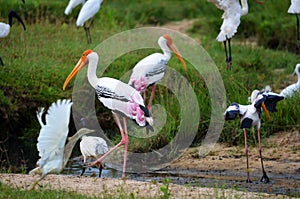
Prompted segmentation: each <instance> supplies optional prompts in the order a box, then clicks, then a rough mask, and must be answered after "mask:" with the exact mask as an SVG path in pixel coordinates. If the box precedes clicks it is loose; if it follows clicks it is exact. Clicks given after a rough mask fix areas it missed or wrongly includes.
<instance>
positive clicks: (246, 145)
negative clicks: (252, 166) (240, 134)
mask: <svg viewBox="0 0 300 199" xmlns="http://www.w3.org/2000/svg"><path fill="white" fill-rule="evenodd" d="M243 130H244V139H245V154H246V162H247V180H246V182H248V183H250V182H251V180H250V174H249V161H248V144H247V131H246V129H245V128H244V129H243Z"/></svg>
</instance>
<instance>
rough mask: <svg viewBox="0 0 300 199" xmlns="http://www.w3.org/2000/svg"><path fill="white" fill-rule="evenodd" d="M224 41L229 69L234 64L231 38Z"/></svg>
mask: <svg viewBox="0 0 300 199" xmlns="http://www.w3.org/2000/svg"><path fill="white" fill-rule="evenodd" d="M226 41H228V52H227V45H226ZM223 43H224V48H225V54H226V69H228V68H231V65H232V58H231V45H230V39H227V40H225V41H224V42H223Z"/></svg>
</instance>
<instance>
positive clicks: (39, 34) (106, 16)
mask: <svg viewBox="0 0 300 199" xmlns="http://www.w3.org/2000/svg"><path fill="white" fill-rule="evenodd" d="M187 2H188V3H183V1H171V0H165V1H159V0H152V1H133V0H118V1H115V0H111V1H104V2H103V5H102V8H101V11H100V12H99V13H98V14H97V15H96V17H95V19H94V24H93V27H92V29H91V35H92V39H93V44H90V45H88V44H87V42H86V38H85V33H84V30H83V29H82V28H76V27H75V20H76V16H77V14H76V13H78V11H79V9H80V8H77V9H75V10H74V11H73V13H72V14H71V16H65V15H64V14H63V12H64V9H65V7H66V4H67V2H65V1H38V0H31V1H27V2H26V4H22V2H21V1H19V0H11V1H6V2H5V3H2V4H1V7H0V21H7V19H6V15H7V13H8V10H9V9H14V10H16V11H17V12H18V13H20V15H21V16H23V17H24V18H25V20H24V21H25V23H26V25H27V30H26V31H25V32H24V31H23V30H22V28H21V27H20V26H19V25H18V24H17V23H14V25H13V27H12V31H11V33H10V35H9V36H8V37H7V38H4V39H1V40H0V42H1V51H0V54H1V57H2V58H3V61H4V63H5V66H3V67H1V70H0V77H1V82H0V88H1V90H0V101H1V105H0V112H1V113H0V120H1V123H0V129H1V134H0V140H1V141H0V159H1V162H0V169H1V170H5V171H19V172H20V168H22V170H23V171H24V168H26V169H27V168H28V167H29V168H30V167H32V166H33V164H35V161H36V160H37V152H36V145H35V143H36V138H37V136H38V133H39V128H40V127H39V124H38V122H37V120H36V116H35V111H36V110H37V108H38V107H40V106H46V107H47V106H49V105H50V104H51V103H52V102H53V101H56V100H57V99H58V98H68V97H71V96H72V93H71V92H72V89H71V86H70V85H72V83H71V84H70V85H69V86H68V90H67V91H62V84H63V82H64V80H65V78H66V77H67V75H68V74H69V72H70V71H71V69H72V67H73V66H74V64H75V63H76V62H77V60H78V59H79V57H80V55H81V53H82V52H83V51H84V50H86V49H88V48H91V49H93V48H94V47H95V45H96V44H98V43H100V42H102V41H104V40H105V39H106V38H108V37H110V36H112V35H114V34H115V33H119V32H121V31H124V30H128V29H131V28H135V27H143V26H149V25H163V24H165V23H167V22H170V21H175V20H182V19H196V20H195V22H194V24H193V27H192V28H191V29H190V30H189V31H188V34H189V35H190V36H191V37H193V38H195V39H198V40H199V41H200V42H201V44H202V46H203V47H204V48H205V50H206V51H207V52H208V53H209V55H210V56H211V57H212V59H213V60H214V61H215V63H216V65H217V66H218V69H219V71H220V73H221V75H222V78H223V81H224V85H225V88H226V97H227V105H229V104H230V103H231V102H234V101H237V102H239V103H241V104H247V100H248V96H250V95H251V92H252V90H253V89H256V88H257V89H262V88H264V87H265V86H266V85H267V84H269V85H270V86H271V87H272V88H273V91H275V92H280V90H281V89H283V88H284V87H285V86H287V85H288V84H290V83H292V82H294V81H295V79H293V78H292V77H291V76H290V74H291V73H292V72H293V70H294V67H295V65H296V63H297V62H298V59H299V55H298V54H297V53H298V52H297V49H296V32H295V31H296V30H295V27H296V19H295V17H294V16H292V15H289V14H287V9H288V5H289V1H275V0H269V1H266V2H265V4H264V5H258V4H255V3H254V2H251V1H249V14H248V15H246V16H244V17H243V18H242V23H241V26H240V27H239V30H238V34H237V35H236V36H235V37H234V38H233V40H232V41H233V45H232V53H233V66H232V70H228V71H227V70H226V69H225V56H224V50H223V46H222V44H220V43H218V42H217V41H216V40H215V37H216V36H217V34H218V31H219V27H220V25H221V23H222V21H221V15H222V12H221V11H220V10H218V9H217V8H216V7H215V6H214V5H213V4H211V3H208V2H206V0H197V1H193V2H191V1H187ZM166 5H168V6H166ZM125 7H126V9H124V8H125ZM279 24H280V25H279ZM249 41H250V42H251V43H250V44H248V43H249ZM179 50H180V49H179ZM156 51H157V50H151V49H150V50H149V49H148V50H139V51H134V52H131V53H128V54H126V55H124V56H122V57H120V58H119V59H117V60H116V61H114V62H113V63H112V65H111V66H110V67H109V69H108V70H106V71H105V72H104V75H105V76H111V77H115V78H120V77H121V76H123V73H124V72H126V71H129V70H130V69H131V68H132V67H133V66H134V64H135V63H136V62H137V61H138V60H140V59H141V58H142V57H145V56H146V55H148V54H149V53H152V52H156ZM170 65H172V68H174V69H176V70H177V71H179V72H181V73H182V74H183V75H184V76H185V77H186V78H187V79H188V81H189V83H190V84H191V85H192V86H193V89H194V91H195V93H196V95H197V99H198V102H199V110H200V113H201V118H200V122H199V129H198V133H197V136H196V137H195V139H194V142H193V144H194V145H198V144H200V143H201V140H202V138H203V137H204V136H205V134H206V132H207V129H208V125H209V123H210V114H211V109H210V106H208V105H210V98H209V93H208V90H207V88H206V86H205V82H204V80H203V78H202V77H201V76H199V75H195V74H198V73H197V72H196V71H195V69H194V68H193V67H192V66H191V65H190V64H188V67H187V72H186V73H184V72H183V70H182V67H181V66H180V64H179V62H178V61H177V60H176V59H175V58H172V60H171V63H170ZM120 66H121V67H120ZM166 96H167V97H166ZM154 103H158V104H161V105H162V106H164V107H165V109H166V110H168V113H167V123H166V125H165V126H164V128H163V130H162V131H161V133H159V134H158V135H157V136H153V137H151V138H149V139H138V138H130V150H131V151H136V152H147V151H151V150H157V149H159V148H161V147H162V146H165V145H166V144H168V143H170V142H172V141H173V139H174V136H175V135H176V132H177V130H178V125H179V124H180V116H179V114H178V113H179V109H178V101H177V100H176V98H174V94H172V93H171V92H170V91H169V90H168V89H166V88H164V87H162V86H159V88H158V90H157V93H156V99H155V101H154ZM95 104H96V106H97V116H98V120H99V123H100V124H101V127H102V128H103V130H104V132H105V133H106V134H107V136H109V138H110V139H112V140H115V141H118V140H119V139H120V137H119V136H120V135H119V134H118V129H117V127H116V125H115V123H114V122H113V118H112V116H111V114H110V112H109V111H108V110H107V109H106V108H104V107H103V106H101V104H100V102H96V103H95ZM224 108H225V107H224ZM299 112H300V106H299V97H298V96H295V97H294V98H292V99H289V100H285V101H282V102H280V103H279V104H278V112H277V113H274V114H272V119H271V120H270V121H267V120H266V118H265V117H263V126H262V133H263V135H262V136H263V137H266V136H268V135H270V134H272V133H276V132H278V131H286V130H292V129H299V126H300V118H299V117H298V114H299ZM238 123H239V121H233V122H227V123H225V126H224V129H223V131H222V134H221V138H220V141H223V142H227V143H229V144H242V143H243V138H242V131H241V130H239V124H238ZM74 131H75V128H74V126H73V123H72V124H71V130H70V133H71V134H72V133H74ZM249 139H250V140H249V142H250V143H251V142H254V143H255V142H256V140H255V139H256V138H255V136H250V138H249ZM145 140H146V141H145ZM11 149H14V150H11ZM33 154H34V155H33ZM26 169H25V171H24V172H26Z"/></svg>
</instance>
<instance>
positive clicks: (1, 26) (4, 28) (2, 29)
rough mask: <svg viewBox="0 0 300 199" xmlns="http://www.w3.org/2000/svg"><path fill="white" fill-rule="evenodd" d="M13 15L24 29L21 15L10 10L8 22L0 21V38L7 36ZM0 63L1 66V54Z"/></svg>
mask: <svg viewBox="0 0 300 199" xmlns="http://www.w3.org/2000/svg"><path fill="white" fill-rule="evenodd" d="M13 17H14V18H16V19H17V20H18V21H19V22H20V23H21V24H22V25H23V28H24V30H26V27H25V24H24V22H23V20H22V19H21V17H20V16H19V15H18V14H17V13H16V12H15V11H13V10H11V11H9V13H8V24H6V23H3V22H0V38H4V37H7V35H8V34H9V32H10V28H11V27H12V23H13ZM0 64H1V65H2V66H3V65H4V63H3V61H2V59H1V56H0Z"/></svg>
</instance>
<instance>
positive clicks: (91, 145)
mask: <svg viewBox="0 0 300 199" xmlns="http://www.w3.org/2000/svg"><path fill="white" fill-rule="evenodd" d="M79 146H80V152H81V154H82V156H83V162H84V163H86V162H87V159H88V158H97V159H98V158H100V157H101V156H102V155H104V154H105V153H107V152H108V146H107V143H106V142H105V140H104V139H103V138H101V137H95V136H86V135H84V136H82V138H81V141H80V143H79ZM98 168H99V178H100V177H101V173H102V169H103V165H102V163H101V162H100V163H99V165H98ZM84 172H85V166H83V167H82V172H81V174H80V175H81V176H82V175H83V174H84Z"/></svg>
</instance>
